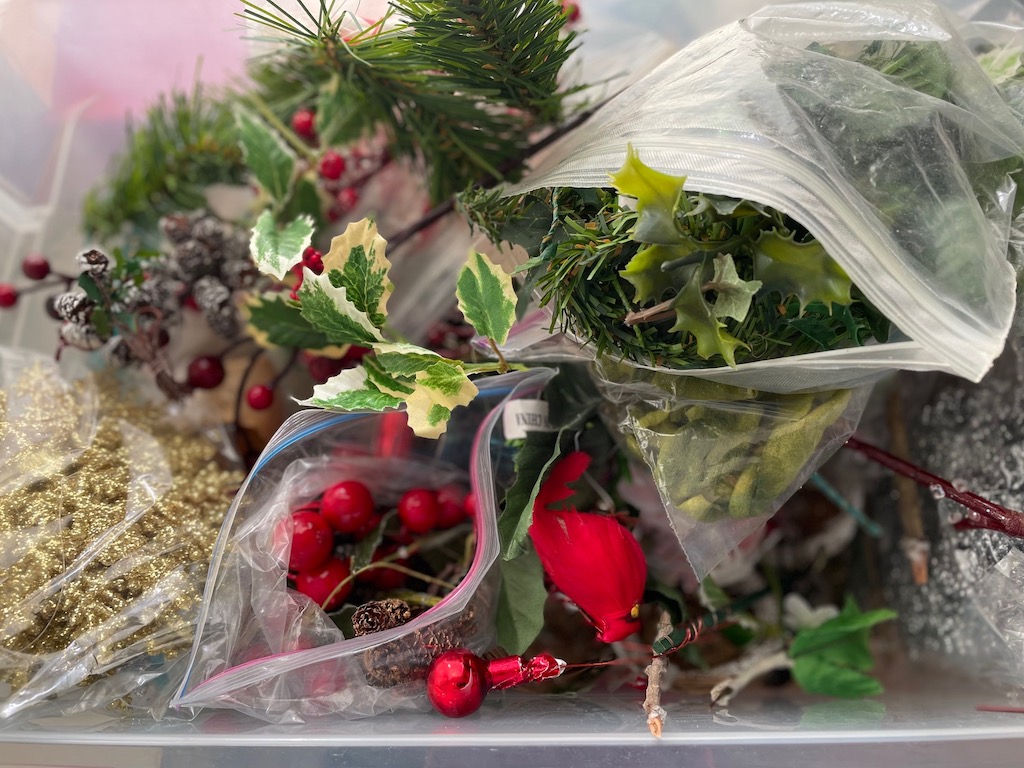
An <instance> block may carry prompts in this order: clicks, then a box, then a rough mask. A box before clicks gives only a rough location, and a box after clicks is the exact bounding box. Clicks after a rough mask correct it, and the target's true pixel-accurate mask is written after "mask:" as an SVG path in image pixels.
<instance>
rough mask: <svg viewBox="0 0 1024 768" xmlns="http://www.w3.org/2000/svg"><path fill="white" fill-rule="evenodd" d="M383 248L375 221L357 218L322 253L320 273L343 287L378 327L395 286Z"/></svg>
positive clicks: (380, 325) (351, 299) (380, 324)
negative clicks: (327, 249) (321, 269)
mask: <svg viewBox="0 0 1024 768" xmlns="http://www.w3.org/2000/svg"><path fill="white" fill-rule="evenodd" d="M386 249H387V242H386V241H385V240H384V238H383V237H381V236H380V234H378V232H377V224H376V223H375V222H373V221H371V220H370V219H361V220H360V221H354V222H352V223H351V224H349V225H348V226H347V227H346V228H345V231H344V232H342V233H341V234H340V235H338V236H337V237H335V238H334V239H333V240H331V249H330V250H329V251H328V252H327V253H326V254H324V257H323V262H324V271H323V274H325V275H327V276H328V278H329V279H330V281H331V283H332V284H333V285H334V286H335V287H344V289H345V292H346V295H347V296H348V300H349V301H350V302H352V304H353V305H355V306H356V308H358V309H359V310H360V311H362V312H364V313H365V314H366V316H367V317H368V318H369V319H370V322H371V323H373V324H374V325H375V326H376V327H378V328H382V327H383V326H384V321H385V318H386V316H387V313H388V310H387V302H388V297H389V296H391V292H392V291H393V290H394V288H395V286H394V284H393V283H392V282H391V278H390V277H389V276H388V274H389V272H390V271H391V262H390V261H388V259H387V257H386V256H385V255H384V253H385V250H386Z"/></svg>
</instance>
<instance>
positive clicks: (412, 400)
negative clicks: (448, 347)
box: [405, 358, 477, 438]
mask: <svg viewBox="0 0 1024 768" xmlns="http://www.w3.org/2000/svg"><path fill="white" fill-rule="evenodd" d="M414 387H415V390H414V391H413V393H412V394H410V395H409V396H408V397H407V398H406V401H405V403H406V407H407V408H408V413H409V427H410V428H411V429H412V431H413V432H415V433H416V434H417V435H419V436H420V437H431V438H435V437H440V436H441V435H442V434H443V433H444V431H445V429H446V428H447V427H448V418H449V417H450V416H451V413H452V410H453V409H454V408H456V407H457V406H460V405H469V403H470V402H472V400H473V398H474V397H476V394H477V388H476V385H475V384H473V382H472V381H470V380H469V377H468V376H467V375H466V372H465V370H463V368H462V366H461V365H459V364H458V363H457V362H455V361H452V360H447V359H445V358H439V359H438V361H437V362H436V363H434V364H433V365H431V366H430V367H428V368H425V369H423V370H422V371H417V372H416V378H415V379H414Z"/></svg>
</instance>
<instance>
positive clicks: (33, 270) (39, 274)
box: [21, 253, 50, 280]
mask: <svg viewBox="0 0 1024 768" xmlns="http://www.w3.org/2000/svg"><path fill="white" fill-rule="evenodd" d="M21 271H22V272H23V273H24V274H25V277H27V278H28V279H29V280H45V279H46V278H47V277H49V275H50V262H49V261H47V260H46V257H44V256H40V255H39V254H38V253H33V254H31V255H29V256H26V257H25V258H24V260H23V261H22V262H21Z"/></svg>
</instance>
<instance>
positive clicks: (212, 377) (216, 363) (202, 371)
mask: <svg viewBox="0 0 1024 768" xmlns="http://www.w3.org/2000/svg"><path fill="white" fill-rule="evenodd" d="M222 381H224V363H222V362H221V361H220V358H219V357H212V356H210V355H204V356H202V357H197V358H196V359H195V360H193V361H192V362H191V363H189V364H188V383H189V384H191V385H192V386H193V387H195V388H196V389H216V388H217V387H219V386H220V384H221V382H222Z"/></svg>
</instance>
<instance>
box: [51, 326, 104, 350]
mask: <svg viewBox="0 0 1024 768" xmlns="http://www.w3.org/2000/svg"><path fill="white" fill-rule="evenodd" d="M60 338H61V341H63V342H64V343H65V344H67V345H69V346H72V347H75V348H76V349H84V350H86V351H87V352H91V351H92V350H94V349H99V348H100V347H102V346H103V339H101V338H100V336H99V334H98V333H96V329H95V328H93V327H92V326H91V325H79V324H78V323H71V322H65V323H64V324H63V325H62V326H61V327H60Z"/></svg>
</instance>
